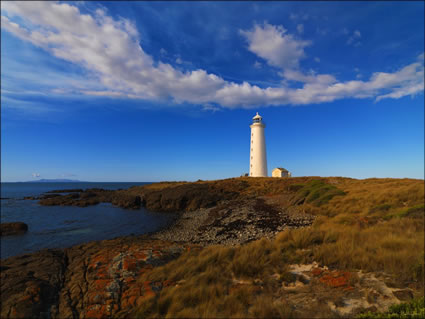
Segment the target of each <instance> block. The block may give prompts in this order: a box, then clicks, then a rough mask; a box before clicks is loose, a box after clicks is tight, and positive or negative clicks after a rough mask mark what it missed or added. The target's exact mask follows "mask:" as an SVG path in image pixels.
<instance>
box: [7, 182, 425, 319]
mask: <svg viewBox="0 0 425 319" xmlns="http://www.w3.org/2000/svg"><path fill="white" fill-rule="evenodd" d="M423 194H424V183H423V180H413V179H367V180H356V179H350V178H342V177H327V178H322V177H297V178H233V179H226V180H217V181H198V182H193V183H192V182H162V183H154V184H149V185H144V186H136V187H131V188H129V189H127V190H117V191H108V190H103V189H86V190H82V189H69V190H57V191H54V192H50V193H49V194H45V195H43V196H41V197H40V198H37V199H38V200H39V204H40V205H51V206H54V205H71V206H80V207H85V206H88V205H96V204H98V203H101V202H108V203H112V204H113V205H116V206H119V207H124V208H128V209H138V208H140V207H146V208H147V209H148V210H151V211H158V212H167V213H170V214H174V215H175V216H176V220H175V223H174V224H173V225H171V226H170V227H169V228H167V229H164V230H161V231H159V232H156V233H153V234H149V235H143V236H127V237H122V238H116V239H112V240H104V241H97V242H90V243H86V244H82V245H78V246H74V247H70V248H66V249H57V250H54V249H46V250H42V251H39V252H36V253H33V254H27V255H21V256H16V257H11V258H8V259H5V260H2V264H1V280H2V284H1V299H2V300H1V301H2V310H1V316H2V318H3V317H4V318H13V317H51V318H63V317H67V318H72V317H75V318H81V317H90V318H91V317H99V318H107V317H114V318H115V317H137V316H140V317H166V316H168V317H230V316H239V317H288V316H292V317H309V318H312V317H321V318H323V317H341V316H343V317H354V316H357V315H359V314H361V313H366V312H368V311H370V312H377V311H378V312H382V311H387V310H388V308H389V307H390V305H393V304H398V303H400V302H404V301H409V300H411V299H412V298H417V297H421V296H423V287H424V282H423V278H424V265H423V249H424V247H423V245H424V243H423V238H424V231H423V226H424V195H423ZM32 199H34V198H32Z"/></svg>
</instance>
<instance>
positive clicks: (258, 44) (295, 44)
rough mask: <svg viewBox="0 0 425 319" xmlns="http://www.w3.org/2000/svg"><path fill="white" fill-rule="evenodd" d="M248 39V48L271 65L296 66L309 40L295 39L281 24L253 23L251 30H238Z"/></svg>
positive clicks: (303, 55) (302, 56)
mask: <svg viewBox="0 0 425 319" xmlns="http://www.w3.org/2000/svg"><path fill="white" fill-rule="evenodd" d="M240 33H241V34H242V35H243V36H244V37H245V39H246V40H247V41H248V50H249V51H251V52H252V53H255V54H256V55H258V56H259V57H261V58H263V59H265V60H266V61H267V63H268V64H270V65H271V66H276V67H280V68H283V69H285V68H296V67H298V64H299V61H300V59H302V58H304V57H305V52H304V48H305V47H306V46H308V45H310V44H311V42H310V41H304V40H298V39H295V38H294V37H293V36H292V35H290V34H288V33H287V30H286V29H285V28H284V27H283V26H280V25H279V26H273V25H270V24H268V23H264V24H263V25H262V26H261V25H258V24H255V25H254V28H253V29H252V30H248V31H244V30H240Z"/></svg>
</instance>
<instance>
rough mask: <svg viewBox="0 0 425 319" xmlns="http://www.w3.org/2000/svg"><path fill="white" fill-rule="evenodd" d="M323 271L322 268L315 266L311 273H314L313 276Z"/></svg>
mask: <svg viewBox="0 0 425 319" xmlns="http://www.w3.org/2000/svg"><path fill="white" fill-rule="evenodd" d="M322 272H323V269H321V268H313V269H312V270H311V273H312V274H313V276H319V275H321V274H322Z"/></svg>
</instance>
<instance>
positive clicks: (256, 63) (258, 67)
mask: <svg viewBox="0 0 425 319" xmlns="http://www.w3.org/2000/svg"><path fill="white" fill-rule="evenodd" d="M262 67H263V65H262V64H261V62H259V61H255V63H254V68H256V69H261V68H262Z"/></svg>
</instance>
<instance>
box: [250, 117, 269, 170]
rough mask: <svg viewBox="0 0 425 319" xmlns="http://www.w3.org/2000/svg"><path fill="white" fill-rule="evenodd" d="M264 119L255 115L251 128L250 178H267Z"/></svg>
mask: <svg viewBox="0 0 425 319" xmlns="http://www.w3.org/2000/svg"><path fill="white" fill-rule="evenodd" d="M265 127H266V124H264V123H263V118H262V117H261V116H260V115H258V112H257V115H255V116H254V117H253V118H252V124H251V125H250V128H251V152H250V157H249V176H252V177H267V156H266V140H265V138H264V128H265Z"/></svg>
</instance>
